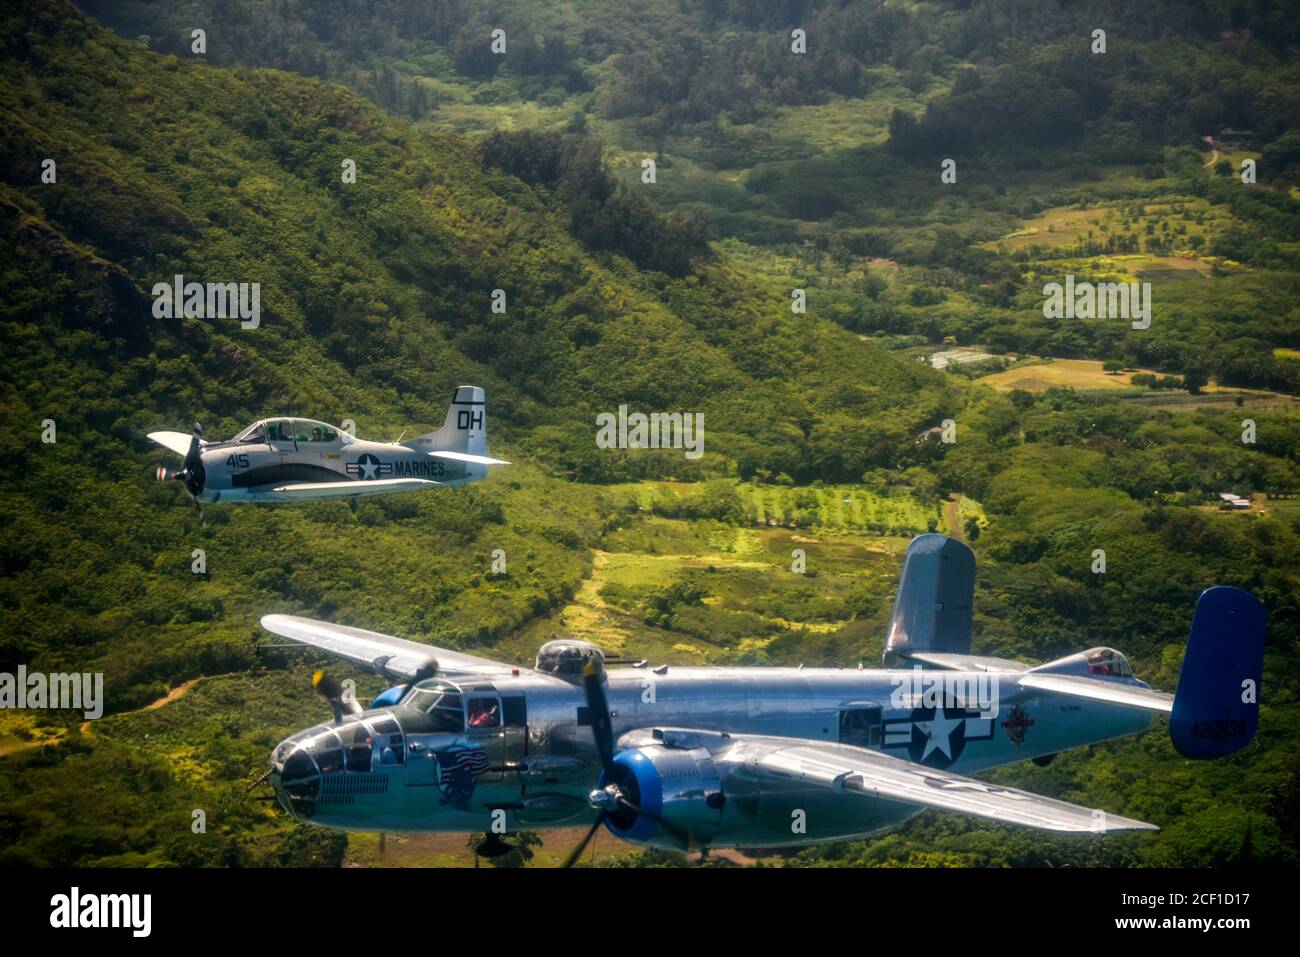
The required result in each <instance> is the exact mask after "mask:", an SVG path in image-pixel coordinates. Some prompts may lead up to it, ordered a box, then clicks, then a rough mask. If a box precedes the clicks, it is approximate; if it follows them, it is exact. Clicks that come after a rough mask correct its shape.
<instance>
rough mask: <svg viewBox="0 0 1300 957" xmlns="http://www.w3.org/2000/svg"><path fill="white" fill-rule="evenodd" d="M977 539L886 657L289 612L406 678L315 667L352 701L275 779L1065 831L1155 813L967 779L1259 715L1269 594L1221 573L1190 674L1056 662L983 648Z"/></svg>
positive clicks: (815, 819)
mask: <svg viewBox="0 0 1300 957" xmlns="http://www.w3.org/2000/svg"><path fill="white" fill-rule="evenodd" d="M974 576H975V557H974V555H973V554H972V552H971V551H970V549H969V548H967V547H966V546H965V545H963V544H961V543H960V542H958V541H956V540H954V539H951V538H948V537H946V536H943V535H922V536H920V537H919V538H917V539H915V540H914V541H913V542H912V544H911V546H910V547H909V548H908V551H907V556H906V558H905V560H904V564H903V572H902V577H901V579H900V581H899V588H898V594H897V596H896V598H895V602H894V609H893V615H892V618H891V620H890V623H889V631H888V636H887V640H886V644H885V652H884V659H885V660H884V664H885V669H884V670H843V669H819V668H698V667H691V668H687V667H678V666H676V665H673V666H672V667H659V668H653V669H651V668H646V667H645V665H644V663H640V664H639V665H634V666H632V667H622V668H613V667H611V668H609V669H608V670H606V668H605V662H604V659H603V656H602V654H601V652H600V651H599V650H598V649H597V648H596V647H594V646H593V645H590V644H587V643H585V642H579V641H573V640H557V641H552V642H549V643H547V644H546V645H543V646H542V648H541V650H540V651H539V653H538V655H537V661H536V666H535V667H534V668H532V669H523V668H518V667H512V666H510V665H506V664H499V663H496V662H493V661H488V660H485V659H483V658H478V657H475V656H473V655H468V654H464V653H463V652H459V651H452V650H446V649H441V648H433V647H430V646H428V645H423V644H419V643H417V642H414V641H407V640H403V639H401V638H393V637H390V636H388V635H381V634H376V633H374V632H369V631H362V630H361V629H358V628H349V627H344V626H341V625H332V624H328V623H325V622H319V621H312V620H310V619H306V618H298V617H293V616H289V615H267V616H266V617H264V618H263V619H262V625H263V627H264V628H266V629H267V630H268V631H270V632H273V633H274V634H276V635H280V636H283V637H285V638H289V639H291V640H293V641H295V642H301V643H304V644H306V645H311V646H314V647H316V648H319V649H323V650H324V651H327V652H330V653H332V654H334V655H337V656H339V657H341V658H344V659H346V660H347V661H350V662H352V663H353V664H356V665H359V666H361V667H362V668H365V669H368V670H371V671H373V672H375V673H376V674H379V675H382V676H385V677H386V678H388V679H389V680H390V681H396V682H399V683H398V684H396V685H393V686H392V687H390V688H389V689H388V690H387V691H385V692H383V693H382V694H380V695H379V697H377V698H376V699H375V700H374V701H373V702H372V703H371V705H370V707H369V708H367V709H364V710H363V709H362V708H361V706H360V705H359V704H357V702H356V701H355V699H354V698H350V697H349V696H348V695H347V694H345V693H344V690H343V686H342V685H341V684H340V683H339V682H338V681H337V680H335V679H333V678H330V677H328V676H326V675H323V674H322V673H321V672H317V674H316V678H315V680H314V684H315V685H316V687H317V689H318V690H319V691H321V692H322V694H324V695H325V697H326V698H328V699H329V700H330V702H331V704H332V705H333V708H334V721H333V723H331V724H324V725H320V726H319V727H315V728H311V729H310V730H307V731H303V732H301V733H300V734H296V735H294V736H293V737H291V738H288V739H287V740H285V741H284V742H282V743H281V744H280V745H279V746H278V747H277V748H276V749H275V751H274V752H273V754H272V756H271V767H270V770H269V771H268V772H267V773H266V775H264V777H269V779H270V783H271V786H272V787H273V789H274V792H275V796H276V798H277V799H278V801H279V802H280V804H281V805H282V806H283V807H284V808H285V809H286V810H287V811H288V812H289V813H290V814H292V815H293V816H294V817H295V818H297V819H298V820H301V821H306V822H309V823H312V824H318V825H323V826H325V827H332V828H341V829H345V830H362V831H480V830H481V831H485V832H486V833H487V839H486V840H485V842H484V844H483V845H481V846H480V852H481V853H484V854H491V853H503V852H504V851H505V850H506V849H508V847H509V845H507V844H505V843H503V842H502V841H501V840H500V838H499V837H498V836H497V834H499V833H500V832H501V831H503V830H504V831H505V832H511V831H515V830H517V829H524V828H529V829H536V828H543V827H552V826H558V825H561V824H571V823H572V822H575V821H581V820H587V821H592V818H593V817H594V821H592V826H591V830H590V831H589V832H588V834H587V837H586V839H584V841H583V842H582V844H581V845H579V847H578V848H577V849H576V850H575V851H574V853H573V854H572V855H571V856H570V859H569V861H570V863H571V862H572V861H574V860H576V858H577V856H578V855H579V854H580V853H581V851H582V849H583V847H585V845H586V843H587V841H589V840H590V839H591V836H592V835H594V834H595V832H596V830H597V828H599V827H600V826H601V825H602V824H603V825H604V826H605V827H607V828H608V829H609V830H610V831H611V832H612V833H613V834H615V835H616V836H618V837H619V838H621V839H623V840H625V841H631V842H635V843H640V844H645V845H649V846H655V847H668V848H678V849H685V848H694V849H706V848H709V847H742V848H771V847H781V846H786V847H789V846H798V845H802V844H809V843H814V842H817V841H829V840H842V839H846V838H853V837H858V836H861V835H864V834H868V833H870V832H872V831H876V830H879V829H881V828H886V827H889V826H891V825H894V824H897V823H898V822H900V821H903V820H905V819H907V818H909V817H911V816H913V815H915V814H918V813H920V812H921V811H923V810H925V809H927V808H930V809H937V810H941V811H950V812H956V813H959V814H970V815H975V816H977V817H983V818H989V819H992V820H994V821H1001V822H1005V823H1010V824H1019V825H1024V826H1027V827H1033V828H1041V829H1044V830H1049V831H1067V832H1069V831H1074V832H1084V833H1089V832H1094V833H1100V832H1106V831H1122V830H1144V829H1146V830H1154V829H1155V828H1154V825H1151V824H1145V823H1143V822H1141V821H1135V820H1130V819H1127V818H1123V817H1118V816H1115V815H1111V814H1108V813H1105V812H1104V811H1101V810H1093V809H1090V808H1085V807H1080V806H1077V805H1074V804H1068V803H1066V802H1065V801H1059V800H1055V799H1053V798H1047V797H1041V796H1039V795H1037V794H1032V793H1030V792H1028V791H1023V790H1018V789H1016V788H1010V787H1002V786H999V785H995V784H990V783H987V782H984V781H980V780H977V779H975V778H973V777H969V775H970V774H971V773H973V772H979V771H983V770H986V769H989V768H994V767H998V766H1000V765H1005V764H1012V763H1014V762H1018V761H1024V760H1031V759H1032V760H1034V761H1036V762H1037V763H1039V764H1046V763H1047V762H1048V761H1050V760H1051V759H1052V757H1054V756H1055V755H1056V754H1057V753H1058V752H1061V751H1064V750H1066V749H1068V748H1075V747H1080V746H1082V745H1088V744H1093V743H1096V742H1099V741H1106V740H1108V739H1111V738H1117V737H1121V736H1124V735H1130V734H1137V733H1139V732H1141V731H1144V730H1146V729H1147V728H1148V727H1149V726H1150V724H1151V720H1152V719H1151V716H1152V714H1153V713H1163V714H1167V715H1168V716H1169V733H1170V735H1171V737H1172V739H1173V745H1174V747H1175V748H1176V749H1177V750H1178V751H1179V752H1180V753H1181V754H1183V755H1184V756H1186V757H1188V758H1217V757H1222V756H1224V755H1227V754H1230V753H1232V752H1234V751H1236V750H1238V749H1240V748H1242V747H1244V746H1245V745H1246V744H1247V743H1248V742H1249V741H1250V740H1251V738H1252V737H1253V736H1254V733H1255V727H1256V724H1257V722H1258V717H1259V703H1258V702H1259V684H1260V676H1261V671H1262V668H1263V649H1264V620H1265V615H1264V607H1263V605H1262V604H1261V603H1260V601H1259V600H1258V599H1257V598H1255V597H1254V596H1253V595H1251V594H1249V593H1248V592H1245V591H1241V590H1240V589H1237V588H1231V587H1223V586H1219V587H1214V588H1210V589H1207V590H1206V591H1205V592H1203V593H1202V594H1201V596H1200V599H1199V600H1198V602H1197V605H1196V613H1195V617H1194V618H1193V621H1192V627H1191V635H1190V638H1189V639H1188V643H1187V650H1186V655H1185V657H1184V660H1183V666H1182V673H1181V676H1180V677H1179V681H1178V688H1177V692H1176V693H1175V694H1174V695H1172V696H1171V695H1168V694H1164V693H1161V692H1159V691H1155V690H1152V689H1151V687H1150V686H1149V685H1147V684H1145V683H1143V682H1141V681H1139V680H1138V679H1137V678H1135V677H1134V676H1133V672H1132V670H1131V668H1130V667H1129V664H1128V661H1127V660H1125V658H1124V656H1123V655H1122V654H1120V653H1119V652H1118V651H1115V650H1113V649H1110V648H1093V649H1091V650H1089V651H1084V652H1080V653H1078V654H1073V655H1070V656H1068V657H1065V658H1061V659H1059V660H1056V661H1051V662H1048V663H1046V664H1042V665H1037V666H1032V665H1028V664H1024V663H1022V662H1018V661H1009V660H1004V659H999V658H988V657H982V656H978V655H972V654H971V653H970V651H971V649H970V640H971V599H972V597H973V593H974Z"/></svg>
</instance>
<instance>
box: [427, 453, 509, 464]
mask: <svg viewBox="0 0 1300 957" xmlns="http://www.w3.org/2000/svg"><path fill="white" fill-rule="evenodd" d="M428 454H429V455H431V456H432V457H433V458H435V459H446V460H447V461H449V462H468V463H469V464H470V465H509V464H510V463H509V462H507V461H505V459H493V458H488V456H486V455H470V454H469V453H468V452H430V453H428Z"/></svg>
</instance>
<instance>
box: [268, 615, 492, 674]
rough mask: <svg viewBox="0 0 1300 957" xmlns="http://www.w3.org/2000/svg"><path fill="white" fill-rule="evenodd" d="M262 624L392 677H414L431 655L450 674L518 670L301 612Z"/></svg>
mask: <svg viewBox="0 0 1300 957" xmlns="http://www.w3.org/2000/svg"><path fill="white" fill-rule="evenodd" d="M262 627H263V628H265V629H266V630H267V631H269V632H271V633H272V634H275V635H279V636H280V637H282V638H288V639H290V640H292V641H298V642H301V643H302V644H304V645H311V646H312V647H313V648H319V649H321V650H322V651H327V652H329V653H330V654H332V655H337V656H338V657H340V658H343V659H345V660H347V661H350V662H352V663H353V664H357V665H360V666H361V667H363V668H367V669H369V670H371V671H374V672H376V673H377V674H382V675H385V676H386V677H389V678H406V679H408V680H409V679H413V678H415V677H416V676H417V673H418V672H419V671H420V670H421V669H422V668H424V667H425V666H426V665H428V664H429V661H430V659H435V660H436V661H437V664H438V674H440V675H446V676H447V677H450V678H456V677H490V676H492V675H509V674H512V673H513V672H514V671H516V670H517V669H515V668H514V667H513V666H512V665H503V664H501V663H500V662H497V661H491V660H489V659H487V658H479V657H477V656H475V655H467V654H465V653H464V652H461V651H453V650H451V649H449V648H435V647H434V646H433V645H424V644H421V643H420V642H418V641H410V640H408V639H406V638H396V637H394V636H392V635H384V634H380V633H379V632H377V631H366V630H365V629H363V628H351V627H349V626H347V625H335V624H331V623H330V622H327V621H315V620H313V619H311V618H300V617H298V616H297V615H265V616H263V618H262Z"/></svg>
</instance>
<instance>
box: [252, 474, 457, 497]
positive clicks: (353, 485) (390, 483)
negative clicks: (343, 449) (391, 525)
mask: <svg viewBox="0 0 1300 957" xmlns="http://www.w3.org/2000/svg"><path fill="white" fill-rule="evenodd" d="M441 484H442V483H441V482H434V481H431V480H429V479H418V478H396V479H371V480H369V481H364V482H363V481H359V480H354V479H345V480H344V481H342V482H291V483H288V484H285V485H274V486H266V487H264V488H255V489H250V495H251V497H253V498H260V499H263V500H265V501H268V502H296V501H306V500H309V499H320V498H358V497H360V496H362V495H382V494H384V493H385V492H406V491H410V490H412V489H417V488H437V487H438V486H439V485H441Z"/></svg>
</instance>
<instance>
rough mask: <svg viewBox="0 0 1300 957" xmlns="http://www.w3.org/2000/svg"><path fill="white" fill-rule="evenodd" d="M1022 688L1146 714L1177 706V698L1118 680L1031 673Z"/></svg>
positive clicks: (1164, 710)
mask: <svg viewBox="0 0 1300 957" xmlns="http://www.w3.org/2000/svg"><path fill="white" fill-rule="evenodd" d="M1020 687H1022V688H1034V689H1036V690H1038V691H1050V692H1052V693H1053V694H1060V695H1068V696H1069V697H1072V698H1086V699H1088V700H1089V701H1104V702H1106V703H1108V704H1118V705H1125V706H1127V707H1130V708H1141V709H1142V710H1144V711H1161V712H1164V713H1165V714H1168V713H1169V712H1170V711H1172V710H1173V706H1174V696H1173V695H1169V694H1165V693H1164V692H1163V691H1155V690H1153V689H1151V688H1144V687H1142V686H1141V685H1131V684H1124V683H1121V682H1119V681H1104V680H1102V679H1100V678H1086V677H1084V676H1083V675H1052V674H1033V673H1031V674H1027V675H1025V676H1024V677H1023V678H1021V679H1020Z"/></svg>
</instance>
